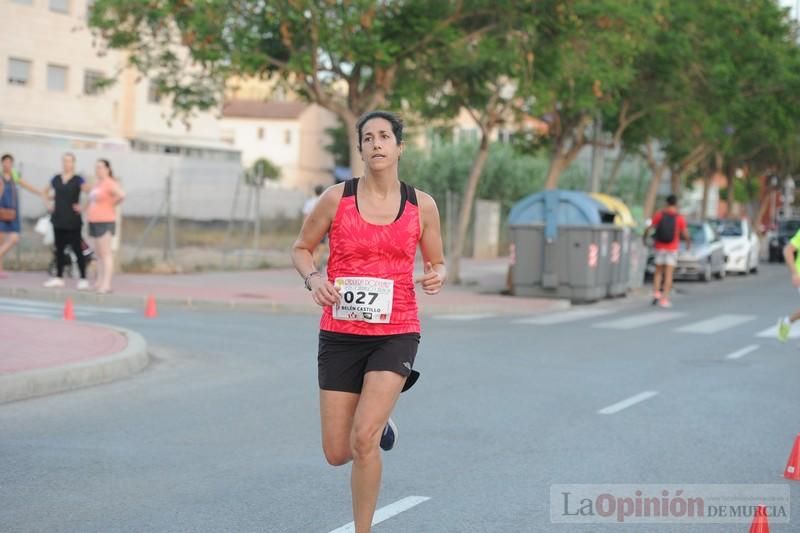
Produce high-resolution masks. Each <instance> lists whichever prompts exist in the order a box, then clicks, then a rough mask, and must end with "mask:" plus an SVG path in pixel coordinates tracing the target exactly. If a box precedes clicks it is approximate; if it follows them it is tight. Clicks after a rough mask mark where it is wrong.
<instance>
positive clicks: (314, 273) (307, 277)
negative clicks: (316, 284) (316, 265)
mask: <svg viewBox="0 0 800 533" xmlns="http://www.w3.org/2000/svg"><path fill="white" fill-rule="evenodd" d="M319 275H320V274H319V272H317V271H316V270H315V271H314V272H311V273H310V274H309V275H308V276H306V277H305V279H304V280H303V284H304V285H305V286H306V289H308V290H311V285H309V284H308V282H309V281H310V280H311V276H319Z"/></svg>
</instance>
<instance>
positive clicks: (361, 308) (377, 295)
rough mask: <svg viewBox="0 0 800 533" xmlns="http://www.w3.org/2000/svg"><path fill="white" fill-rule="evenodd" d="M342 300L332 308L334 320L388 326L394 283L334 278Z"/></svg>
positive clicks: (374, 279) (370, 279)
mask: <svg viewBox="0 0 800 533" xmlns="http://www.w3.org/2000/svg"><path fill="white" fill-rule="evenodd" d="M334 286H335V287H336V288H337V289H338V290H339V294H341V296H342V298H341V300H340V301H339V303H338V304H336V305H334V306H333V310H332V311H333V318H335V319H336V320H360V321H362V322H370V323H372V324H388V323H389V320H390V318H391V317H392V299H393V297H394V281H392V280H390V279H380V278H336V280H335V281H334Z"/></svg>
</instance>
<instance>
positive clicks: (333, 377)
mask: <svg viewBox="0 0 800 533" xmlns="http://www.w3.org/2000/svg"><path fill="white" fill-rule="evenodd" d="M417 348H419V333H403V334H400V335H375V336H373V335H351V334H347V333H334V332H331V331H322V330H320V332H319V355H318V356H317V369H318V374H319V388H320V389H323V390H332V391H341V392H354V393H360V392H361V387H362V385H363V382H364V375H365V374H366V373H367V372H369V371H371V370H389V371H391V372H396V373H397V374H400V375H401V376H405V377H409V376H410V378H409V379H407V380H406V384H405V387H404V388H403V390H404V391H405V390H408V389H409V388H411V385H413V384H414V382H416V379H417V377H418V376H419V373H418V372H416V371H412V368H413V367H414V359H415V357H416V355H417ZM412 373H413V375H412Z"/></svg>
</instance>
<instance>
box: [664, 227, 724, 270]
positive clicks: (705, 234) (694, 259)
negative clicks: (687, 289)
mask: <svg viewBox="0 0 800 533" xmlns="http://www.w3.org/2000/svg"><path fill="white" fill-rule="evenodd" d="M687 226H688V230H689V235H690V236H691V237H692V248H691V250H687V249H686V243H684V242H681V248H680V251H679V252H678V266H677V267H675V278H699V279H701V280H703V281H711V277H712V276H716V277H717V278H718V279H724V278H725V263H726V260H727V258H726V257H725V247H724V245H723V244H722V239H721V238H720V236H719V234H717V232H716V231H715V230H714V228H713V227H712V226H711V224H709V223H708V222H689V223H688V224H687Z"/></svg>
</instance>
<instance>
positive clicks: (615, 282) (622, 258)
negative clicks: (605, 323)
mask: <svg viewBox="0 0 800 533" xmlns="http://www.w3.org/2000/svg"><path fill="white" fill-rule="evenodd" d="M590 196H591V197H592V198H594V199H595V200H597V201H598V202H600V203H601V204H603V205H604V206H605V207H606V208H607V209H608V210H609V211H611V212H613V213H614V215H615V216H614V225H615V226H617V229H615V231H614V232H613V235H612V242H611V250H610V252H609V261H610V263H611V266H610V269H611V274H610V281H609V284H608V295H609V296H611V297H616V296H624V295H626V294H627V293H628V290H629V289H630V288H631V287H630V282H631V272H632V271H631V257H630V254H631V250H632V247H633V244H632V243H633V241H635V240H637V239H639V236H638V233H637V232H636V230H635V228H636V220H635V219H634V218H633V215H632V214H631V210H630V209H629V208H628V206H627V205H625V202H623V201H622V200H621V199H619V198H617V197H615V196H611V195H608V194H603V193H590Z"/></svg>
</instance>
